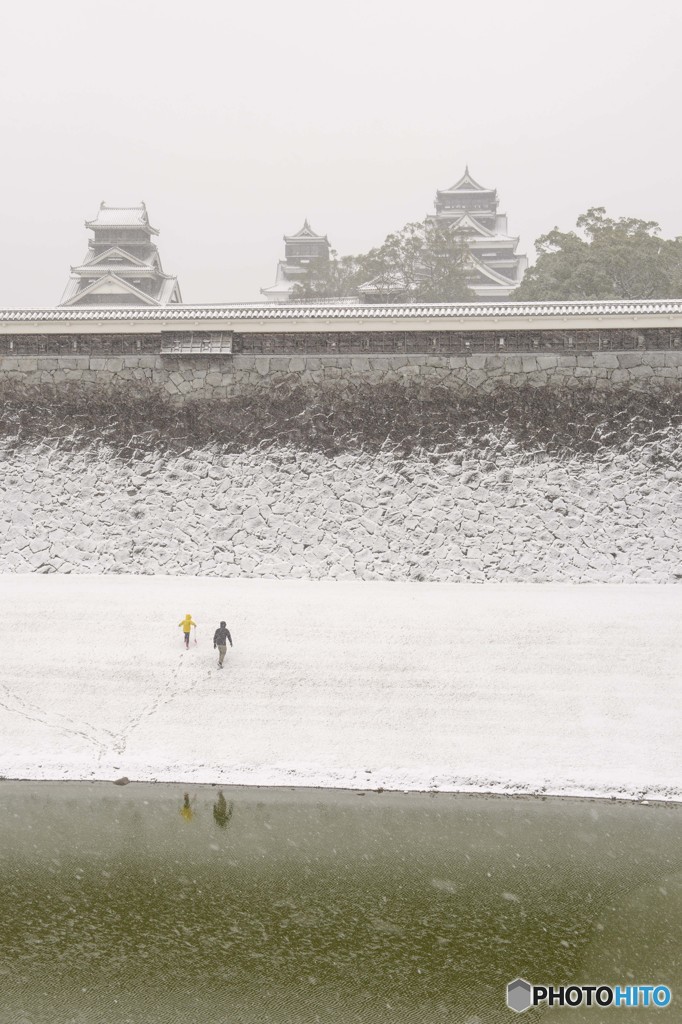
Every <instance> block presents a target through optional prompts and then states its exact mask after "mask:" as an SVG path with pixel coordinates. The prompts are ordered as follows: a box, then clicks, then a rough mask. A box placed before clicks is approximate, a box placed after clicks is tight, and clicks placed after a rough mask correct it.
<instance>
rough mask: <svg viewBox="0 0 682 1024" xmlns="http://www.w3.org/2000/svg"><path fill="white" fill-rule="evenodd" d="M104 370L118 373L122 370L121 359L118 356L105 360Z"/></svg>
mask: <svg viewBox="0 0 682 1024" xmlns="http://www.w3.org/2000/svg"><path fill="white" fill-rule="evenodd" d="M105 369H107V370H109V371H110V372H112V373H120V372H121V370H122V369H123V359H121V357H120V356H114V357H110V358H108V359H107V360H106V364H105Z"/></svg>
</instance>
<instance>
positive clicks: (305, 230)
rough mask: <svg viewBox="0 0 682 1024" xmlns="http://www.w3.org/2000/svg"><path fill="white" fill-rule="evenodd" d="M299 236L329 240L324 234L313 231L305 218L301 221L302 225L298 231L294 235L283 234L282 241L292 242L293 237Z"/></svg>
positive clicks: (323, 240) (322, 240)
mask: <svg viewBox="0 0 682 1024" xmlns="http://www.w3.org/2000/svg"><path fill="white" fill-rule="evenodd" d="M301 238H314V239H315V240H316V241H320V242H327V243H328V241H329V240H328V238H327V236H326V235H318V234H317V233H316V232H315V231H313V229H312V228H311V226H310V224H309V223H308V221H307V219H306V220H304V221H303V227H302V228H301V230H300V231H297V232H296V234H295V235H285V236H284V241H285V242H293V241H294V239H301Z"/></svg>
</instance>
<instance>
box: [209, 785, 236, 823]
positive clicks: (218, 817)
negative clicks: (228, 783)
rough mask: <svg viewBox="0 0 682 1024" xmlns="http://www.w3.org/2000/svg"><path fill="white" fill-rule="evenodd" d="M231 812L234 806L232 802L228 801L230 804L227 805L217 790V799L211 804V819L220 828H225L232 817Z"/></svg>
mask: <svg viewBox="0 0 682 1024" xmlns="http://www.w3.org/2000/svg"><path fill="white" fill-rule="evenodd" d="M233 810H234V804H233V803H232V801H231V800H230V803H229V804H228V802H227V800H226V799H225V797H224V796H223V794H222V790H218V799H217V800H216V802H215V803H214V804H213V817H214V819H215V821H216V824H218V825H219V826H220V828H227V823H228V821H229V820H230V818H231V817H232V811H233Z"/></svg>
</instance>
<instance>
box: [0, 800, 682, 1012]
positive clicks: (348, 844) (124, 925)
mask: <svg viewBox="0 0 682 1024" xmlns="http://www.w3.org/2000/svg"><path fill="white" fill-rule="evenodd" d="M185 790H187V792H188V796H189V802H188V806H186V805H185V804H186V802H185V800H184V792H185ZM222 793H223V797H222V799H221V798H220V797H219V790H218V789H217V788H215V787H211V786H192V787H183V786H182V785H153V784H131V785H128V786H125V787H116V786H114V785H111V784H105V783H29V782H9V781H3V782H0V830H1V831H0V836H1V838H0V914H1V917H0V1024H268V1022H272V1024H351V1022H352V1024H413V1022H414V1024H417V1022H419V1024H426V1022H429V1024H430V1022H447V1024H489V1022H492V1024H495V1022H498V1021H499V1022H505V1021H506V1022H509V1021H510V1020H516V1019H519V1020H523V1021H524V1022H526V1021H529V1022H530V1021H538V1020H541V1019H542V1020H555V1019H556V1020H560V1019H561V1020H563V1019H564V1017H566V1019H567V1020H571V1021H574V1022H576V1024H577V1022H578V1021H583V1020H586V1021H592V1022H593V1024H600V1022H602V1021H608V1024H620V1022H626V1021H629V1020H638V1021H640V1024H642V1022H643V1021H645V1020H647V1019H648V1018H649V1016H650V1015H651V1014H652V1013H655V1015H656V1019H657V1020H659V1019H660V1020H661V1021H665V1020H668V1021H670V1022H671V1024H672V1022H673V1021H682V952H681V951H682V842H680V838H681V824H682V807H680V806H679V805H670V806H667V805H655V806H643V805H633V804H621V803H616V802H612V801H598V800H594V801H589V800H570V799H550V798H547V799H534V798H509V797H507V798H504V797H485V796H467V795H456V794H439V795H429V794H416V793H411V794H403V793H385V792H384V793H376V792H372V791H366V792H365V793H364V795H362V796H360V795H359V794H356V793H351V792H347V791H333V790H331V791H321V790H289V789H276V790H275V789H246V788H236V789H230V788H224V789H223V790H222ZM517 976H522V977H525V978H527V979H528V980H530V981H531V982H532V983H534V984H542V983H552V984H556V985H559V984H569V983H575V984H588V983H596V982H600V983H601V982H604V983H623V984H635V983H640V984H654V983H655V984H665V985H668V986H670V987H671V988H672V990H673V1002H672V1004H671V1006H670V1007H669V1008H668V1009H665V1010H655V1011H646V1010H641V1009H639V1010H623V1009H614V1008H609V1009H603V1010H602V1009H598V1008H592V1009H590V1010H587V1009H585V1010H567V1011H563V1010H561V1009H557V1008H555V1009H552V1010H549V1009H547V1010H544V1009H532V1010H530V1011H528V1012H527V1013H525V1014H524V1015H523V1017H518V1018H517V1017H516V1015H514V1014H513V1013H512V1012H511V1011H510V1010H508V1009H507V1008H506V1006H505V992H506V985H507V983H508V982H509V981H511V980H513V979H514V978H516V977H517ZM676 1014H677V1015H676ZM568 1015H570V1016H568Z"/></svg>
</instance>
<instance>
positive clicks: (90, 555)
mask: <svg viewBox="0 0 682 1024" xmlns="http://www.w3.org/2000/svg"><path fill="white" fill-rule="evenodd" d="M681 443H682V437H680V434H679V432H678V431H675V430H670V431H669V432H668V435H667V437H666V438H665V439H664V441H662V442H661V441H659V442H658V443H657V451H658V453H659V454H660V452H661V449H662V448H663V449H665V453H666V455H667V456H668V457H667V458H666V459H665V460H663V461H660V460H659V461H657V458H656V455H655V454H653V449H652V448H651V446H646V445H644V446H642V447H641V448H640V449H639V450H638V451H636V452H635V453H633V454H628V455H618V454H613V453H609V452H608V451H605V452H604V455H603V456H595V457H580V458H578V457H574V458H566V459H559V458H553V457H550V456H548V455H546V454H539V455H538V456H536V457H532V456H530V455H529V454H528V453H525V452H523V451H522V450H520V449H519V448H518V447H517V446H516V444H515V443H514V442H513V441H509V443H508V444H506V445H503V446H500V445H499V444H498V445H497V446H496V448H495V449H494V450H492V449H491V450H489V451H486V450H480V448H479V449H478V450H476V449H474V447H473V446H472V447H471V449H470V450H468V451H467V450H465V451H464V452H463V453H462V454H461V455H460V456H453V455H450V456H441V457H439V456H436V455H435V454H434V453H427V452H424V453H423V454H421V455H413V456H410V457H409V458H407V459H402V460H401V459H398V458H396V457H395V456H393V455H391V454H389V453H386V452H380V453H378V454H376V455H371V454H367V453H362V452H347V453H344V454H341V455H338V456H336V457H328V456H324V455H322V454H319V453H311V452H302V451H296V450H293V449H288V448H280V449H266V450H264V451H263V450H252V451H247V452H242V453H240V454H234V455H225V454H220V455H219V454H215V453H212V452H211V451H208V450H200V451H195V452H190V453H187V454H185V455H182V456H164V457H159V456H153V455H149V456H147V457H146V458H144V459H141V460H137V461H134V462H132V463H125V462H120V461H117V460H116V459H114V458H113V456H111V455H108V453H107V451H106V450H104V449H102V448H100V449H94V448H93V449H92V450H90V451H80V452H75V453H74V452H67V451H64V450H60V449H59V448H57V447H55V448H54V450H53V449H52V448H51V447H50V446H49V445H47V444H44V445H40V446H38V447H36V448H33V449H22V450H20V451H19V452H13V453H12V454H10V453H9V451H6V452H5V453H4V454H3V452H2V450H0V505H1V506H2V508H3V513H4V514H3V515H2V517H1V518H0V566H1V567H2V568H1V571H3V572H53V571H56V572H61V573H69V572H75V573H101V572H104V573H163V574H185V573H187V574H197V575H209V576H214V575H216V576H228V577H229V576H242V577H272V578H282V579H288V578H310V579H340V580H351V579H355V580H357V579H361V580H378V579H384V580H436V581H439V580H448V581H478V582H490V581H492V582H496V581H497V582H507V581H529V582H530V581H534V582H542V581H564V582H596V581H602V582H675V581H676V580H678V579H680V578H682V558H681V552H680V541H681V538H682V499H681V491H680V483H681V481H682V473H680V472H679V470H678V469H675V468H670V467H671V466H674V465H675V464H677V465H678V466H679V464H680V459H679V458H678V455H679V453H680V451H681V448H680V445H681Z"/></svg>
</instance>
